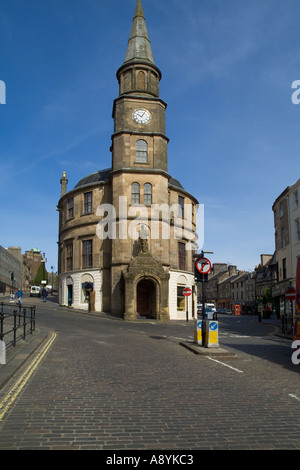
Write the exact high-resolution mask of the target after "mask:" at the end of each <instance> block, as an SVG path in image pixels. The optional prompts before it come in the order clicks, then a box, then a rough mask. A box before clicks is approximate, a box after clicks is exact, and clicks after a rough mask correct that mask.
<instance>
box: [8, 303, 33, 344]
mask: <svg viewBox="0 0 300 470" xmlns="http://www.w3.org/2000/svg"><path fill="white" fill-rule="evenodd" d="M33 331H35V307H22V305H14V306H12V305H9V304H4V303H3V302H1V303H0V340H1V341H4V342H5V347H6V348H8V347H9V346H16V343H17V342H18V341H19V340H20V339H25V338H26V335H27V334H32V332H33Z"/></svg>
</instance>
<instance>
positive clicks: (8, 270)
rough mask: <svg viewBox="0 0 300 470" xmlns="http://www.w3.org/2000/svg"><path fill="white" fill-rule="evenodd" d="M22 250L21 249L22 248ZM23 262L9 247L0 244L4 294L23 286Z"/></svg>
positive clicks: (1, 278)
mask: <svg viewBox="0 0 300 470" xmlns="http://www.w3.org/2000/svg"><path fill="white" fill-rule="evenodd" d="M20 251H21V249H20ZM21 282H22V263H21V261H20V260H19V259H17V258H16V257H15V256H13V255H12V254H11V253H10V252H9V251H8V250H7V249H5V248H3V247H2V246H0V292H1V293H2V294H3V295H5V294H6V295H7V294H10V292H11V291H12V290H13V291H14V290H15V289H18V288H19V287H21Z"/></svg>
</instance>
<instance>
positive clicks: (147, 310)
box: [136, 278, 158, 318]
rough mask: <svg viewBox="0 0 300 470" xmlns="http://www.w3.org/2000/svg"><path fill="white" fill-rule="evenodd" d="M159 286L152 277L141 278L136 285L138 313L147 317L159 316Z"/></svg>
mask: <svg viewBox="0 0 300 470" xmlns="http://www.w3.org/2000/svg"><path fill="white" fill-rule="evenodd" d="M157 289H158V286H156V283H155V282H153V280H152V279H150V278H146V279H145V278H143V279H141V280H140V281H139V282H138V283H137V286H136V312H137V315H139V316H141V317H147V318H156V317H157V298H158V293H157Z"/></svg>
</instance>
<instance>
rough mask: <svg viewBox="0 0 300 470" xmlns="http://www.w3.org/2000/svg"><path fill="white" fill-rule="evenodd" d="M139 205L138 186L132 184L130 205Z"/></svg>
mask: <svg viewBox="0 0 300 470" xmlns="http://www.w3.org/2000/svg"><path fill="white" fill-rule="evenodd" d="M139 203H140V185H139V183H132V185H131V204H139Z"/></svg>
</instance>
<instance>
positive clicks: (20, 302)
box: [17, 289, 23, 305]
mask: <svg viewBox="0 0 300 470" xmlns="http://www.w3.org/2000/svg"><path fill="white" fill-rule="evenodd" d="M22 296H23V291H22V290H21V289H18V292H17V299H18V304H19V305H22Z"/></svg>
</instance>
